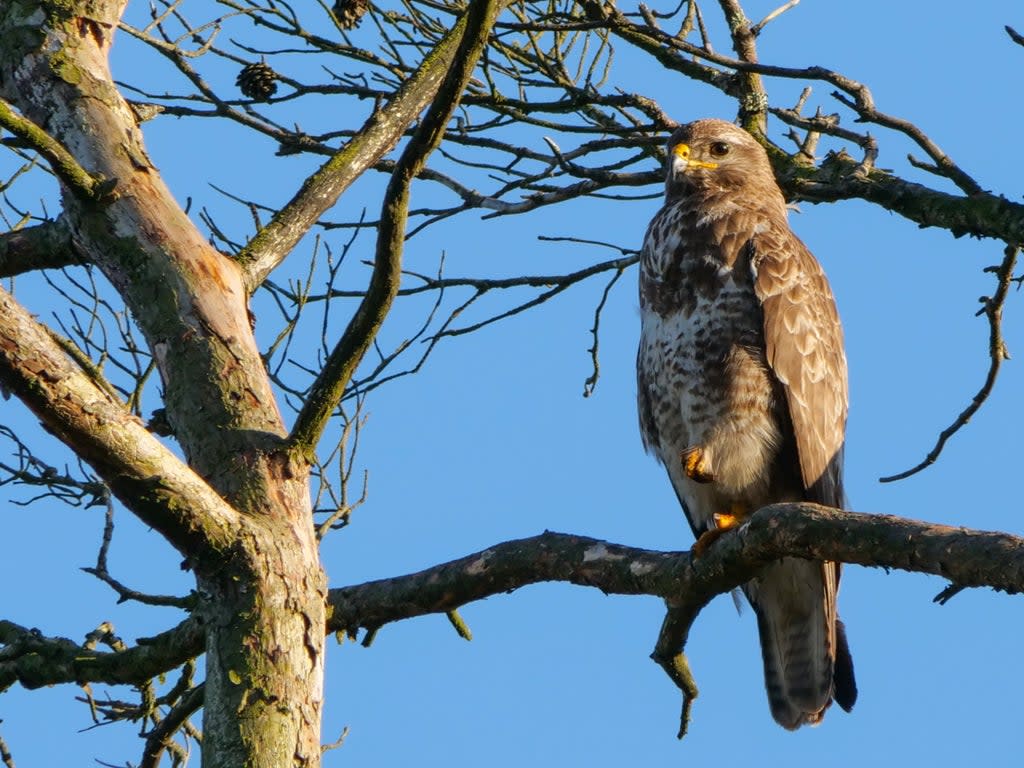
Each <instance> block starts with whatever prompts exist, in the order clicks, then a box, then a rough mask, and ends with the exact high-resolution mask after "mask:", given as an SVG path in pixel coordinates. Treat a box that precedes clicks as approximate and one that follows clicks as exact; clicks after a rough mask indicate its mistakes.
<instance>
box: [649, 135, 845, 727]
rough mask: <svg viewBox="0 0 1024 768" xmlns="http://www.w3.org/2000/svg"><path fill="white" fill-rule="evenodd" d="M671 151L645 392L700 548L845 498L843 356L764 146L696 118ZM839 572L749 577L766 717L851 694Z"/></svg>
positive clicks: (785, 566) (809, 717) (654, 441)
mask: <svg viewBox="0 0 1024 768" xmlns="http://www.w3.org/2000/svg"><path fill="white" fill-rule="evenodd" d="M668 154H669V164H668V174H667V179H666V183H665V204H664V206H663V207H662V208H661V210H660V211H658V213H657V214H656V215H655V217H654V219H653V220H652V221H651V223H650V226H649V227H648V229H647V235H646V237H645V239H644V244H643V249H642V251H641V257H640V309H641V318H642V319H641V332H640V347H639V351H638V353H637V399H638V408H639V416H640V430H641V433H642V436H643V441H644V446H645V447H646V449H647V450H648V452H651V453H653V454H654V455H655V456H656V457H657V458H658V459H659V460H660V461H661V463H662V464H664V465H665V468H666V470H667V471H668V476H669V478H670V479H671V481H672V485H673V487H674V488H675V492H676V495H677V496H678V497H679V501H680V503H681V504H682V506H683V510H684V512H685V513H686V516H687V518H688V519H689V521H690V525H691V527H692V528H693V532H694V535H695V536H696V537H698V545H697V547H695V551H697V552H700V551H702V549H703V547H706V546H707V544H708V543H709V542H710V540H711V539H713V538H714V537H715V536H716V535H718V534H719V533H721V531H723V530H727V529H728V528H731V527H734V526H736V525H739V524H741V523H742V522H743V521H744V519H745V518H746V517H748V516H749V515H750V514H752V513H753V512H754V511H756V510H757V509H759V508H760V507H763V506H765V505H767V504H772V503H775V502H787V501H790V502H794V501H795V502H799V501H810V502H816V503H819V504H826V505H828V506H832V507H842V506H843V503H844V494H843V477H842V459H843V442H844V433H845V428H846V411H847V384H846V358H845V354H844V352H843V332H842V327H841V326H840V323H839V316H838V313H837V312H836V306H835V300H834V299H833V297H832V291H831V289H830V288H829V284H828V281H827V280H826V278H825V275H824V273H823V272H822V269H821V266H820V265H819V264H818V262H817V260H815V258H814V256H813V255H811V252H810V251H809V250H807V247H806V246H805V245H804V244H803V243H802V242H801V241H800V240H799V239H798V238H797V236H796V235H794V234H793V232H792V231H791V230H790V228H789V225H788V223H787V221H786V202H785V200H784V198H783V196H782V192H781V190H780V189H779V187H778V185H777V184H776V182H775V178H774V176H773V175H772V168H771V165H770V163H769V162H768V156H767V154H766V153H765V151H764V149H763V148H762V147H761V145H760V144H758V143H757V142H756V141H755V140H754V139H753V138H752V137H751V136H750V134H748V133H747V132H746V131H744V130H742V129H741V128H739V127H737V126H735V125H733V124H732V123H727V122H725V121H723V120H698V121H696V122H693V123H690V124H688V125H684V126H682V127H681V128H679V129H678V130H677V131H676V132H675V133H674V134H673V135H672V137H671V138H670V139H669V143H668ZM839 570H840V566H839V563H832V562H815V561H810V560H803V559H799V558H784V559H782V560H779V561H777V562H775V563H772V564H770V565H768V566H767V567H766V568H765V569H764V570H763V571H762V572H761V573H760V575H758V576H757V578H755V579H753V580H751V581H750V582H749V583H747V584H745V585H744V586H743V591H744V593H745V594H746V596H747V598H748V599H749V601H750V603H751V605H752V606H753V607H754V611H755V613H756V614H757V626H758V631H759V634H760V639H761V653H762V657H763V659H764V678H765V688H766V689H767V692H768V703H769V706H770V707H771V712H772V716H773V717H774V718H775V720H776V721H777V722H778V723H779V724H780V725H782V726H783V727H784V728H787V729H790V730H794V729H796V728H799V727H800V726H801V725H803V724H805V723H810V724H815V723H818V722H820V721H821V719H822V717H823V716H824V714H825V710H826V709H827V708H828V707H829V705H830V704H831V702H832V701H833V700H835V701H836V702H837V703H838V704H839V706H841V707H842V708H843V709H845V710H846V711H849V710H850V709H851V708H852V707H853V704H854V702H855V701H856V698H857V687H856V683H855V681H854V677H853V662H852V660H851V657H850V652H849V648H848V646H847V643H846V635H845V631H844V629H843V625H842V622H840V621H839V619H838V617H837V615H836V594H837V591H838V588H839Z"/></svg>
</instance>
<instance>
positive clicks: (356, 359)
mask: <svg viewBox="0 0 1024 768" xmlns="http://www.w3.org/2000/svg"><path fill="white" fill-rule="evenodd" d="M507 3H508V0H473V2H472V3H471V4H470V5H469V8H468V9H467V11H466V13H465V14H464V22H463V21H460V25H462V27H463V28H464V29H465V32H464V33H462V34H461V35H460V38H461V39H459V41H458V47H457V49H456V51H455V53H454V60H453V63H452V64H451V68H450V69H449V70H448V71H447V72H446V73H445V77H444V81H443V82H442V83H441V85H440V87H439V88H438V89H437V97H436V99H435V100H434V103H433V104H432V105H431V107H430V109H429V110H428V111H427V114H426V115H425V116H424V118H423V121H422V123H420V127H419V129H418V130H417V131H416V135H415V136H414V137H413V139H412V141H410V143H409V145H408V146H407V147H406V148H405V150H404V151H403V152H402V156H401V158H400V159H399V160H398V163H397V165H396V167H395V171H394V173H393V174H392V175H391V183H390V184H388V189H387V192H386V193H385V196H384V204H383V206H382V209H381V224H380V227H379V229H378V235H377V251H376V256H375V258H374V268H373V275H372V276H371V278H370V285H369V287H368V288H367V291H366V296H365V297H364V298H363V301H362V302H361V303H360V305H359V308H358V309H357V310H356V313H355V315H354V316H353V317H352V320H351V322H350V323H349V325H348V327H347V328H346V329H345V333H344V334H343V335H342V337H341V339H340V340H339V341H338V344H337V346H335V348H334V349H333V350H332V351H331V354H330V356H329V357H328V359H327V361H326V363H325V364H324V366H323V369H322V370H321V372H320V374H319V376H317V380H316V382H314V384H313V387H312V388H311V389H310V392H309V395H308V397H307V399H306V402H305V404H304V405H303V407H302V410H301V411H300V412H299V416H298V418H297V419H296V422H295V426H294V428H293V429H292V433H291V435H290V437H289V442H290V444H291V445H292V446H293V447H295V448H296V449H297V450H298V451H299V452H300V453H303V454H305V455H307V456H309V455H312V454H313V452H314V451H315V449H316V444H317V443H318V442H319V440H320V435H321V434H322V433H323V430H324V428H325V427H326V426H327V422H328V420H329V419H330V417H331V414H332V413H333V412H334V409H335V408H336V407H337V406H338V403H340V402H341V398H342V397H343V395H344V393H345V388H346V387H347V386H348V383H349V381H350V380H351V378H352V375H353V374H354V373H355V370H356V368H357V367H358V365H359V363H360V362H361V361H362V359H363V355H364V354H366V350H367V349H369V347H370V344H371V343H372V342H373V339H374V337H375V336H376V335H377V331H378V330H379V329H380V326H381V325H382V324H383V322H384V318H385V317H386V316H387V313H388V310H389V309H390V308H391V303H392V301H394V298H395V295H396V294H397V293H398V286H399V282H400V280H401V264H402V250H403V247H404V242H405V227H406V222H407V220H408V216H409V188H410V186H411V184H412V180H413V179H414V178H415V177H416V175H417V174H418V173H419V171H420V170H421V169H422V168H423V167H424V166H425V165H426V162H427V158H428V157H429V156H430V153H431V152H433V151H434V149H436V148H437V146H438V145H439V144H440V143H441V140H442V139H443V138H444V131H445V127H446V126H447V124H448V121H449V120H450V119H451V116H452V113H453V112H454V111H455V109H456V108H457V107H458V105H459V98H460V97H461V95H462V92H463V90H464V89H465V87H466V83H467V81H468V80H469V78H470V76H471V75H472V73H473V68H474V67H475V66H476V62H477V59H479V57H480V53H481V52H482V51H483V48H484V45H485V44H486V42H487V38H488V36H489V35H490V31H491V26H492V25H493V24H494V20H495V18H496V17H497V15H498V13H500V11H501V10H502V9H503V8H504V7H505V5H507Z"/></svg>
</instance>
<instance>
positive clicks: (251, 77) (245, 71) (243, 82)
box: [235, 62, 277, 101]
mask: <svg viewBox="0 0 1024 768" xmlns="http://www.w3.org/2000/svg"><path fill="white" fill-rule="evenodd" d="M275 80H277V72H275V71H274V70H272V69H271V68H270V67H268V66H267V65H266V64H264V63H263V62H257V63H255V64H246V65H245V66H244V67H243V68H242V71H241V72H239V73H238V79H237V80H235V85H237V86H238V88H239V90H241V91H242V93H243V94H245V95H246V96H248V97H249V98H250V99H254V100H255V101H266V100H267V99H269V98H270V97H271V96H273V95H274V94H275V93H276V92H277V83H276V82H274V81H275Z"/></svg>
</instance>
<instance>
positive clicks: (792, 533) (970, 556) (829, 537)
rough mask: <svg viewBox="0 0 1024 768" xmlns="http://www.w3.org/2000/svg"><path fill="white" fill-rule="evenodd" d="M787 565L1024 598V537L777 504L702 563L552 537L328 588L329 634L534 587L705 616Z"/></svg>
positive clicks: (723, 540) (443, 610) (675, 554)
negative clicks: (921, 577) (766, 571)
mask: <svg viewBox="0 0 1024 768" xmlns="http://www.w3.org/2000/svg"><path fill="white" fill-rule="evenodd" d="M782 557H806V558H811V559H815V560H837V561H840V562H844V563H852V564H856V565H864V566H873V567H881V568H896V569H899V570H905V571H911V572H915V573H931V574H934V575H936V576H942V577H943V578H946V579H949V580H950V581H951V582H953V583H955V584H959V585H962V586H965V587H982V586H988V587H992V588H993V589H996V590H1000V591H1004V592H1009V593H1016V592H1020V591H1024V539H1022V538H1020V537H1018V536H1012V535H1010V534H1005V533H994V532H987V531H973V530H970V529H965V528H959V527H951V526H944V525H934V524H931V523H924V522H919V521H916V520H910V519H907V518H901V517H895V516H893V515H874V514H864V513H858V512H845V511H840V510H836V509H831V508H828V507H821V506H818V505H815V504H775V505H772V506H770V507H765V508H764V509H762V510H760V511H758V512H757V513H755V514H754V515H753V516H751V518H750V519H749V520H748V521H747V522H746V523H745V524H744V525H743V526H742V527H740V528H739V529H737V530H736V532H735V535H733V534H731V533H730V534H728V535H724V536H722V537H720V539H719V540H718V541H716V542H715V543H714V544H713V545H712V546H710V547H709V548H708V549H707V551H706V552H705V553H704V554H703V555H702V556H701V557H697V558H694V557H692V555H691V553H690V552H655V551H652V550H644V549H637V548H633V547H625V546H621V545H618V544H611V543H608V542H605V541H600V540H597V539H591V538H588V537H585V536H574V535H570V534H563V533H553V532H547V533H543V534H541V535H539V536H533V537H531V538H527V539H519V540H516V541H508V542H504V543H502V544H496V545H494V546H492V547H490V548H488V549H486V550H483V551H482V552H477V553H475V554H472V555H469V556H467V557H463V558H460V559H458V560H453V561H451V562H448V563H443V564H441V565H437V566H434V567H432V568H428V569H426V570H424V571H420V572H418V573H413V574H409V575H407V576H398V577H395V578H391V579H382V580H380V581H372V582H367V583H365V584H360V585H356V586H351V587H341V588H337V589H332V590H331V591H330V604H331V606H332V608H333V609H334V612H333V615H332V616H331V618H330V620H329V621H328V629H329V630H330V631H333V632H348V633H350V634H352V633H354V632H356V631H357V630H358V629H359V628H367V629H374V628H379V627H382V626H384V625H385V624H389V623H391V622H394V621H400V620H402V619H408V618H412V617H414V616H424V615H427V614H431V613H447V612H448V611H450V610H453V609H455V608H459V607H460V606H463V605H465V604H466V603H469V602H473V601H474V600H481V599H483V598H485V597H490V596H492V595H497V594H501V593H502V592H510V591H514V590H516V589H519V588H520V587H524V586H527V585H528V584H537V583H540V582H545V581H566V582H570V583H572V584H577V585H580V586H587V587H596V588H597V589H600V590H601V591H602V592H605V593H606V594H621V595H641V594H644V595H654V596H658V597H662V598H665V599H669V600H674V601H676V602H678V603H680V604H683V603H686V604H688V605H696V606H698V612H699V608H700V607H703V604H705V603H706V602H707V601H708V600H710V599H711V598H712V597H714V596H715V595H718V594H724V593H726V592H729V591H730V590H732V589H734V588H736V587H738V586H740V585H741V584H744V583H746V582H747V581H749V580H750V579H751V577H753V576H754V575H756V573H757V571H758V570H759V569H760V568H761V567H763V566H764V564H765V563H768V562H771V561H773V560H776V559H779V558H782Z"/></svg>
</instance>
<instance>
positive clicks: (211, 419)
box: [0, 0, 326, 768]
mask: <svg viewBox="0 0 1024 768" xmlns="http://www.w3.org/2000/svg"><path fill="white" fill-rule="evenodd" d="M125 4H126V3H125V0H75V1H74V2H71V1H69V0H60V1H58V0H52V2H50V1H46V0H35V1H34V2H33V1H31V0H26V1H25V2H12V3H4V4H3V8H2V9H0V36H2V37H3V39H4V41H5V43H4V48H5V54H6V55H5V56H4V57H3V58H2V59H0V91H2V94H3V96H4V98H5V99H6V100H7V101H8V102H10V103H11V104H13V105H14V106H15V107H16V108H17V110H18V111H19V112H20V114H17V115H9V116H8V127H9V128H10V126H11V125H14V126H15V129H16V132H21V133H22V134H23V135H26V136H33V135H34V134H33V133H32V132H33V130H38V129H42V130H41V132H40V134H41V135H43V136H44V138H46V137H48V138H49V139H50V140H51V141H53V143H54V145H53V146H52V147H48V149H47V151H48V152H50V155H49V156H48V157H47V159H48V160H49V161H50V164H51V166H52V167H54V168H55V170H56V172H57V175H58V178H59V179H60V182H61V191H62V196H63V201H64V206H65V219H66V221H67V223H68V226H69V228H70V231H71V240H72V242H73V243H74V244H75V247H76V248H77V250H78V252H79V254H80V255H81V256H82V257H83V258H84V259H85V260H86V261H87V262H90V263H93V264H95V265H97V266H98V267H99V268H100V269H101V270H102V271H103V273H104V274H105V275H106V277H107V279H108V280H110V282H111V283H112V284H113V285H114V287H115V288H116V289H117V290H118V292H119V293H120V294H121V296H122V297H123V299H124V301H125V303H126V304H127V306H128V307H129V309H130V310H131V312H132V315H133V317H134V320H135V322H136V323H137V324H138V326H139V328H140V329H141V331H142V333H143V334H144V336H145V338H146V340H147V342H148V344H149V348H150V349H151V350H152V351H153V352H154V356H155V359H156V362H157V366H158V369H159V371H160V375H161V379H162V383H163V387H164V391H165V395H166V397H165V404H166V409H167V416H168V421H169V422H170V424H171V426H172V428H173V431H174V434H175V437H176V438H177V440H178V441H179V443H180V445H181V447H182V449H183V450H184V452H185V455H186V457H187V459H188V463H189V466H190V467H191V468H192V470H194V471H195V472H196V473H198V475H199V476H201V477H202V478H204V479H205V480H206V481H207V482H208V483H209V484H210V486H212V487H213V488H214V489H215V490H216V491H217V493H219V494H220V496H221V497H223V498H224V499H225V500H227V502H228V503H229V504H230V505H231V506H232V507H233V508H234V510H235V511H236V512H237V513H238V519H237V527H236V529H235V530H234V531H232V535H229V536H226V537H225V536H219V537H218V536H211V535H203V532H204V531H207V530H212V529H213V527H214V526H212V525H209V526H207V525H206V523H207V522H209V521H206V520H204V519H203V513H202V511H200V510H195V509H182V510H178V513H179V514H177V515H174V514H171V515H168V516H166V517H153V516H151V515H150V516H147V511H146V509H144V506H145V500H143V499H140V498H139V495H138V494H137V493H136V494H131V493H128V492H121V493H119V496H120V498H121V501H122V502H123V503H125V505H126V506H128V507H129V508H130V509H132V510H133V511H134V512H136V513H137V514H139V516H140V517H142V518H143V519H144V520H146V521H147V522H150V523H151V524H153V525H154V527H157V528H158V529H160V531H161V533H163V534H164V535H165V536H167V538H168V539H169V540H170V541H172V542H173V543H175V545H176V546H177V547H178V548H179V550H181V552H182V554H183V555H184V556H185V558H186V563H187V565H188V566H189V567H191V568H192V569H193V570H194V571H195V572H196V576H197V581H198V587H199V595H200V605H199V608H198V609H197V613H198V616H199V617H200V618H201V619H202V621H203V622H204V623H205V626H206V638H207V639H206V651H207V656H206V659H207V662H206V667H207V679H206V688H205V716H204V748H203V765H208V766H225V767H227V766H230V767H231V768H238V767H239V766H268V768H269V766H275V768H278V767H280V766H286V765H297V766H316V765H319V764H320V719H321V705H322V688H323V646H324V627H325V598H326V579H325V577H324V573H323V570H322V568H321V566H320V561H319V555H318V550H317V542H316V537H315V535H314V531H313V526H312V514H311V509H310V500H309V493H308V480H309V466H308V463H306V461H305V460H303V459H301V458H293V457H292V456H291V455H290V453H289V452H288V451H287V450H286V449H285V445H284V437H285V435H286V431H285V429H284V424H283V422H282V419H281V415H280V413H279V412H278V409H277V405H276V402H275V399H274V397H273V393H272V390H271V387H270V382H269V379H268V377H267V374H266V371H265V369H264V366H263V363H262V361H261V359H260V356H259V351H258V349H257V346H256V343H255V340H254V338H253V334H252V330H251V327H250V321H249V316H248V308H247V295H246V291H245V289H244V287H243V284H242V279H241V272H240V270H239V268H238V267H237V265H236V264H235V263H234V262H233V261H231V260H230V259H228V258H226V257H225V256H223V255H222V254H220V253H219V252H217V251H216V250H215V249H214V248H213V247H211V246H210V245H209V244H208V243H207V242H206V240H205V239H204V238H203V236H202V234H201V233H200V232H199V231H198V230H196V228H195V227H194V226H193V224H192V223H191V221H190V220H189V219H188V217H187V216H186V215H185V213H184V212H183V211H182V210H181V209H180V207H179V206H178V205H177V203H176V202H175V201H174V199H173V197H172V196H171V194H170V192H169V191H168V189H167V188H166V186H165V185H164V183H163V180H162V179H161V177H160V175H159V173H158V171H157V170H156V168H155V167H154V166H153V164H152V163H151V162H150V160H149V158H148V156H147V155H146V152H145V149H144V146H143V141H142V135H141V132H140V131H139V129H138V126H137V125H136V123H135V120H134V116H133V113H132V111H131V109H130V108H129V106H128V104H127V103H126V102H125V101H124V100H123V99H122V98H121V96H120V95H119V93H118V91H117V89H116V88H115V86H114V84H113V80H112V78H111V74H110V70H109V66H108V54H109V50H110V46H111V44H112V41H113V37H114V32H115V30H116V28H117V23H118V20H119V18H120V15H121V13H122V12H123V10H124V6H125ZM33 124H34V125H33ZM42 417H43V420H44V422H45V421H47V420H48V419H50V420H54V419H58V420H59V418H60V417H59V415H57V414H42ZM72 447H74V446H72ZM165 460H166V461H167V462H172V461H174V459H173V457H170V454H168V455H167V458H166V459H165ZM109 472H113V473H114V474H115V475H116V474H117V472H122V473H123V470H108V473H109ZM101 474H103V471H101ZM129 474H131V473H129ZM143 474H144V473H143ZM160 477H161V474H160V473H158V474H157V475H156V476H155V477H153V481H154V483H155V484H156V485H160ZM104 479H106V480H108V482H111V477H110V475H109V474H107V475H104ZM111 487H112V488H114V490H115V492H118V488H119V487H125V486H124V485H121V486H119V484H118V483H117V482H116V477H115V478H114V482H111ZM136 487H137V486H136ZM183 506H187V504H183ZM184 529H188V531H187V532H188V533H189V534H191V535H188V536H186V535H185V533H186V531H185V530H184ZM219 530H221V531H223V530H224V528H223V526H221V528H220V529H219ZM196 531H199V532H200V535H199V536H195V535H194V534H195V532H196ZM183 542H187V544H183Z"/></svg>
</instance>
